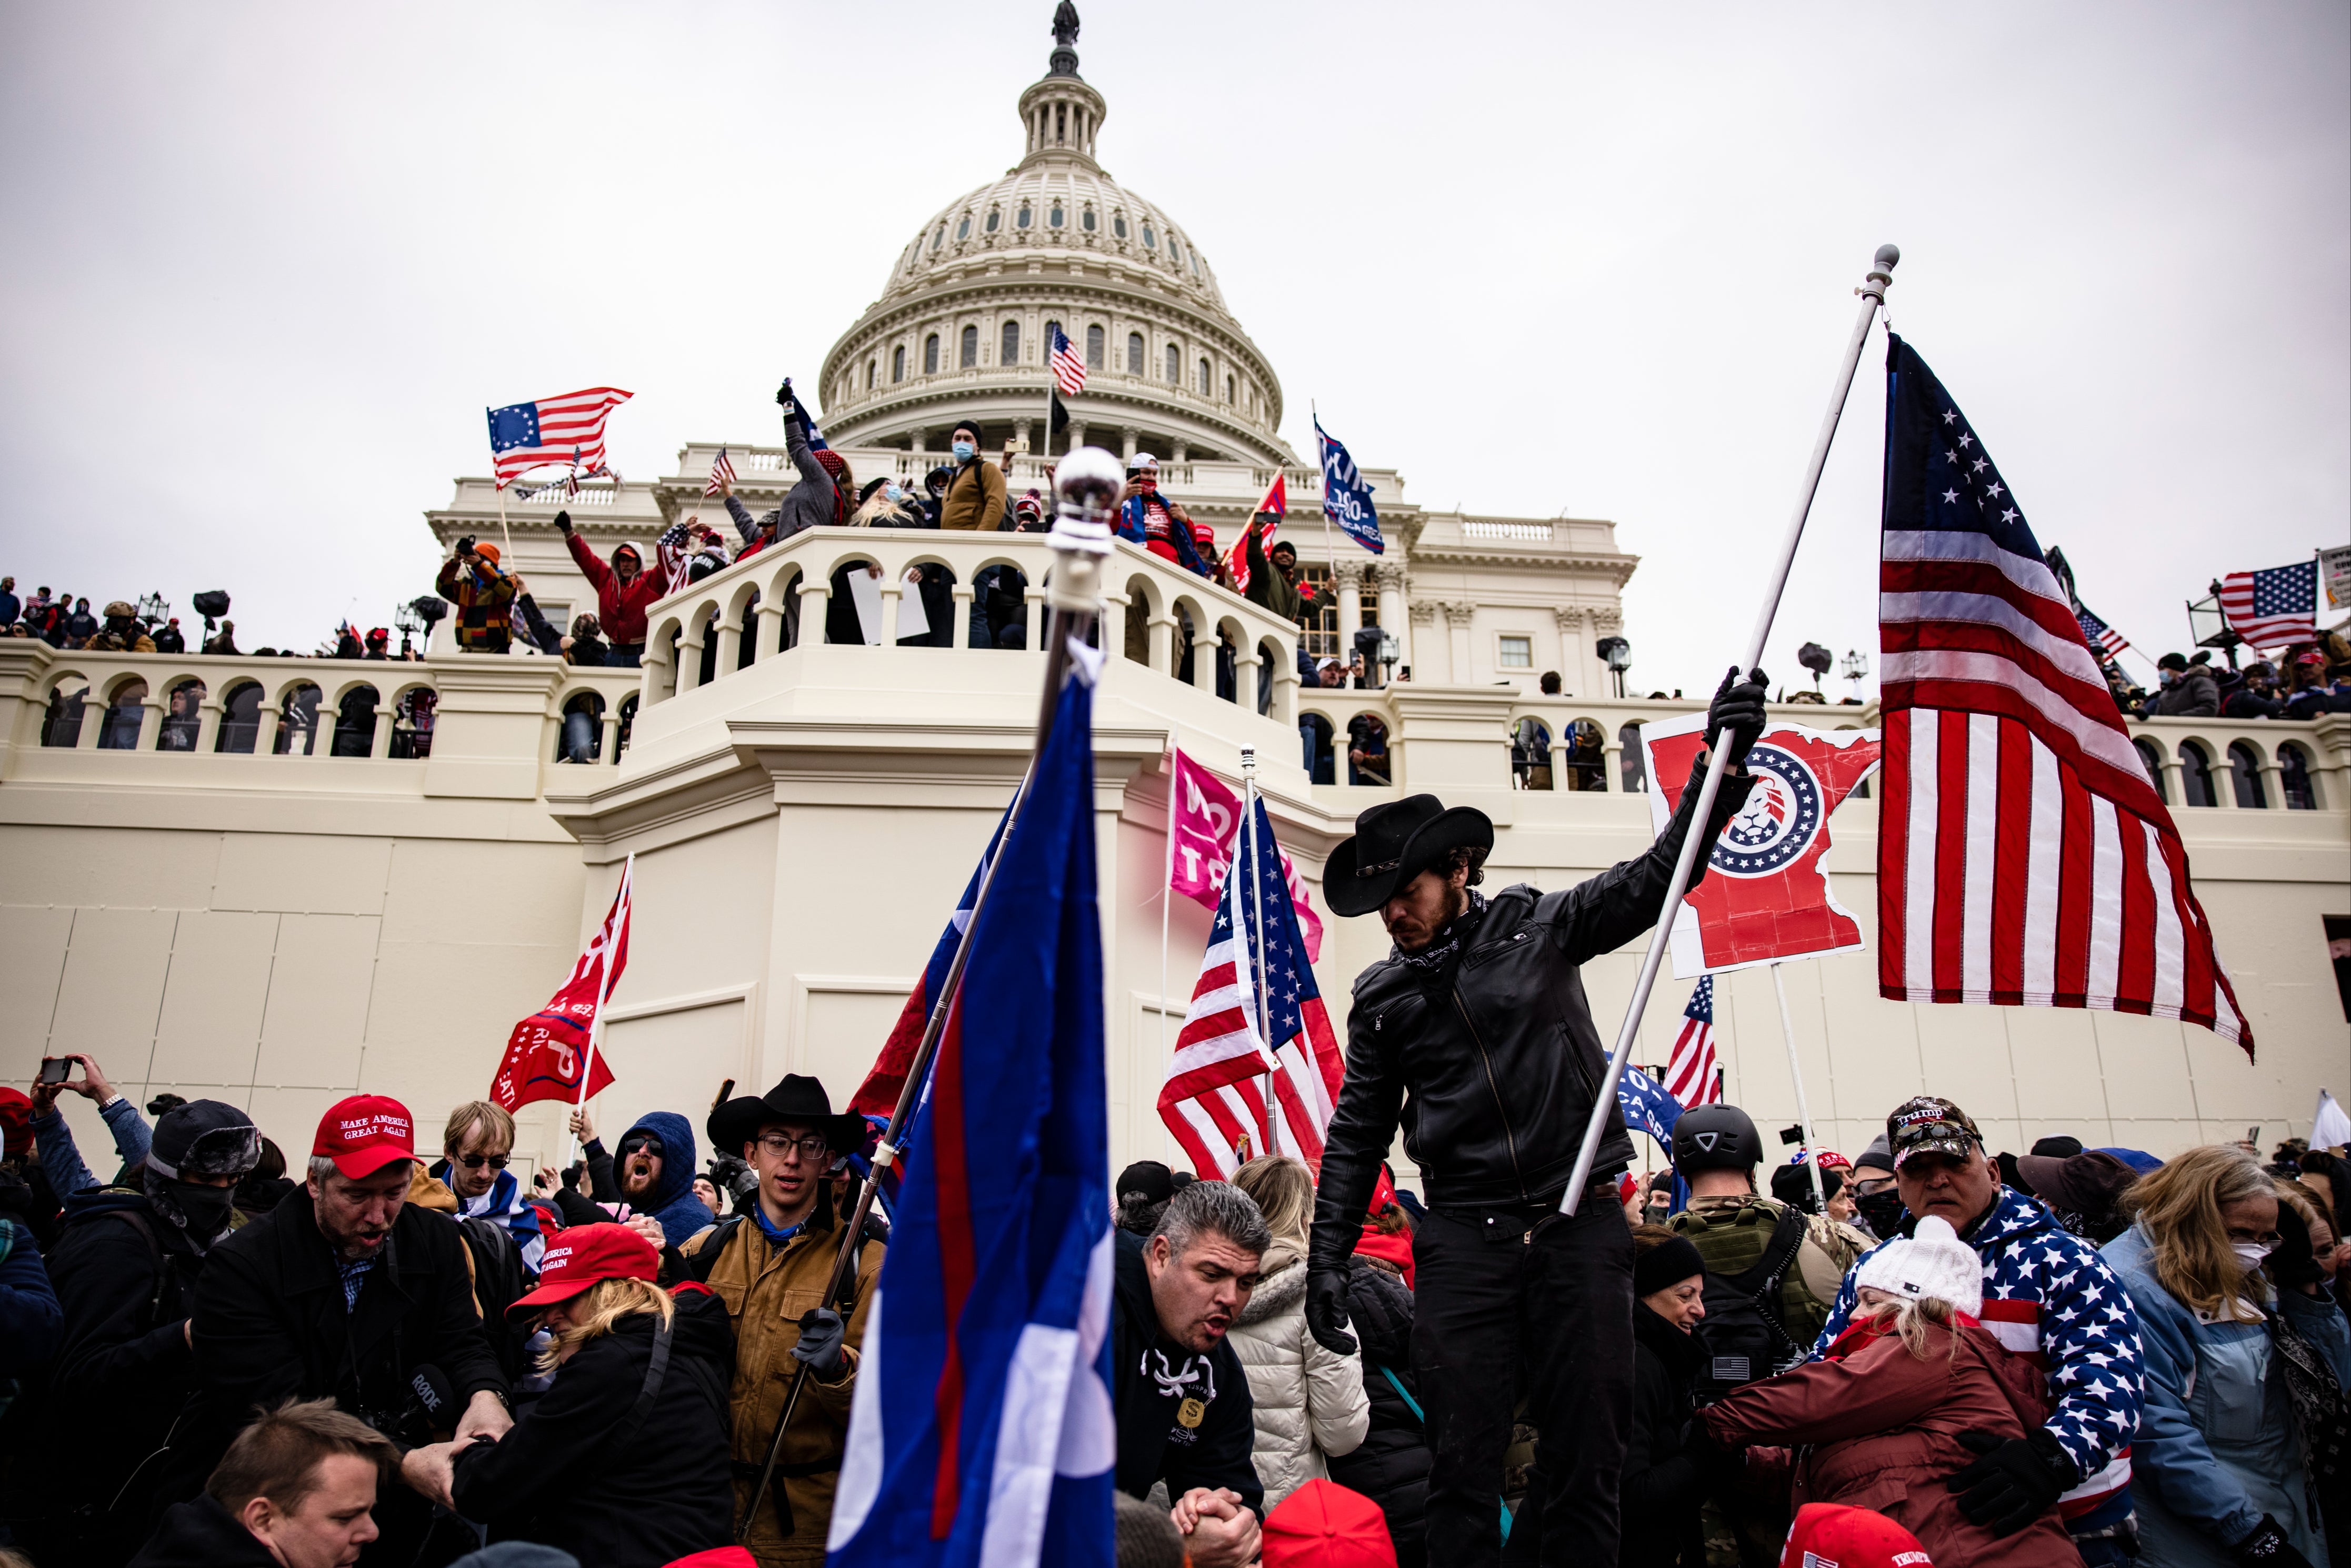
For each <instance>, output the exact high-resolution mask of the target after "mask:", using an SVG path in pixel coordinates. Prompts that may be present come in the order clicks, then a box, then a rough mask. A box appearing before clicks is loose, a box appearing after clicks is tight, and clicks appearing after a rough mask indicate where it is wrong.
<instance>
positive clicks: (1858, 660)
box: [1837, 648, 1869, 702]
mask: <svg viewBox="0 0 2351 1568" xmlns="http://www.w3.org/2000/svg"><path fill="white" fill-rule="evenodd" d="M1837 674H1840V675H1843V676H1844V678H1845V679H1846V680H1848V681H1851V682H1852V683H1853V700H1854V701H1855V702H1859V701H1860V700H1861V683H1862V682H1863V681H1865V680H1866V679H1868V677H1869V655H1868V654H1866V653H1863V652H1862V651H1861V650H1860V649H1858V648H1853V649H1849V650H1847V651H1846V653H1845V656H1844V663H1842V664H1839V665H1838V666H1837Z"/></svg>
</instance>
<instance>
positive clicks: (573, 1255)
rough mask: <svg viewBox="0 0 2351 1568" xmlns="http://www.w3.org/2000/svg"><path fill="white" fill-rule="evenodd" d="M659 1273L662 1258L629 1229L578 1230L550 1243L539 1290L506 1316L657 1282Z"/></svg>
mask: <svg viewBox="0 0 2351 1568" xmlns="http://www.w3.org/2000/svg"><path fill="white" fill-rule="evenodd" d="M660 1272H661V1254H660V1253H658V1252H656V1251H654V1250H653V1243H652V1242H650V1241H648V1240H646V1239H644V1238H643V1237H642V1236H640V1235H638V1234H637V1233H636V1232H635V1231H633V1230H632V1229H630V1228H628V1227H627V1226H625V1225H605V1224H597V1225H575V1226H572V1227H571V1228H569V1229H568V1230H559V1231H558V1232H556V1233H555V1235H554V1236H552V1237H550V1238H549V1239H548V1243H547V1250H546V1251H545V1252H544V1253H543V1254H541V1255H540V1257H539V1260H538V1289H537V1290H535V1291H531V1292H530V1294H528V1295H527V1296H525V1297H523V1299H522V1300H520V1301H517V1302H516V1303H515V1304H514V1305H513V1306H510V1307H508V1308H507V1316H508V1317H512V1316H513V1315H514V1314H515V1313H517V1312H537V1311H538V1309H539V1308H541V1307H551V1306H553V1305H555V1303H556V1302H558V1301H569V1300H570V1299H571V1298H572V1297H574V1296H576V1295H578V1294H579V1293H580V1291H584V1290H586V1289H587V1288H588V1287H589V1286H590V1285H594V1284H600V1283H601V1282H602V1281H606V1280H652V1279H653V1278H654V1277H655V1276H656V1275H658V1274H659V1273H660Z"/></svg>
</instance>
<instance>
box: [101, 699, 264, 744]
mask: <svg viewBox="0 0 2351 1568" xmlns="http://www.w3.org/2000/svg"><path fill="white" fill-rule="evenodd" d="M268 691H269V688H268V687H266V686H264V687H263V688H262V703H261V707H260V709H259V710H258V711H257V712H256V713H255V715H254V725H253V754H254V755H255V756H256V757H267V756H269V755H270V754H271V753H273V752H275V751H276V750H277V704H276V703H273V702H271V701H269V699H268ZM82 712H83V713H84V714H85V715H86V714H88V713H89V709H88V708H87V707H85V708H83V709H82ZM84 727H85V728H87V725H85V726H84Z"/></svg>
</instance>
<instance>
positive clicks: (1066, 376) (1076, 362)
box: [1053, 322, 1086, 397]
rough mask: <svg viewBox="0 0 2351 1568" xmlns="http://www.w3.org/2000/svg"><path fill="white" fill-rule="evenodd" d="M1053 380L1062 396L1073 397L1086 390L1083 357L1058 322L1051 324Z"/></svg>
mask: <svg viewBox="0 0 2351 1568" xmlns="http://www.w3.org/2000/svg"><path fill="white" fill-rule="evenodd" d="M1053 381H1054V383H1055V384H1056V385H1058V386H1059V387H1060V388H1061V395H1062V396H1063V397H1075V396H1077V395H1078V394H1079V393H1080V392H1083V391H1085V390H1086V361H1085V359H1084V357H1083V356H1082V355H1081V354H1080V353H1079V352H1078V350H1077V345H1076V344H1074V343H1072V342H1071V341H1070V335H1069V334H1068V333H1067V332H1064V331H1062V330H1061V323H1059V322H1055V323H1054V325H1053Z"/></svg>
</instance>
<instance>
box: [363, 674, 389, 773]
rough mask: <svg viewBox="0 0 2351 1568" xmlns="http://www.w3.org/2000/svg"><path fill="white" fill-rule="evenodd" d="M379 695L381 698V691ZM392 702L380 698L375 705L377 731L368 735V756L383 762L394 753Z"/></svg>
mask: <svg viewBox="0 0 2351 1568" xmlns="http://www.w3.org/2000/svg"><path fill="white" fill-rule="evenodd" d="M377 695H378V697H379V699H381V696H382V694H381V691H379V692H378V693H377ZM392 717H393V711H392V704H391V703H389V702H386V701H381V700H379V701H378V702H377V703H376V707H375V733H374V734H373V735H371V736H370V737H368V756H369V757H370V758H373V759H374V760H375V761H378V762H381V761H382V760H383V759H384V758H387V757H390V756H391V755H392Z"/></svg>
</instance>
